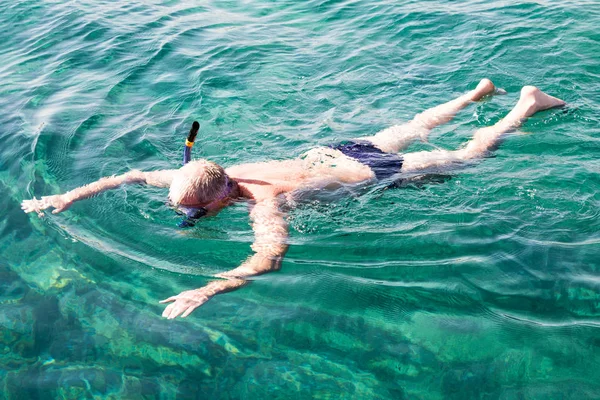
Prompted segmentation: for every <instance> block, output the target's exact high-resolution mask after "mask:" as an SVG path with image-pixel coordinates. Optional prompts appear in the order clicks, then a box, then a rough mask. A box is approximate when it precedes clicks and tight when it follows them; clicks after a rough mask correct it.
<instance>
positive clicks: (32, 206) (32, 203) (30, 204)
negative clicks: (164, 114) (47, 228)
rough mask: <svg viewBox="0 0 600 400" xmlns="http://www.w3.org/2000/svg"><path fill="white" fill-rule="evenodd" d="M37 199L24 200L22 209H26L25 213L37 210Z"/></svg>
mask: <svg viewBox="0 0 600 400" xmlns="http://www.w3.org/2000/svg"><path fill="white" fill-rule="evenodd" d="M37 202H38V200H37V199H35V198H34V199H32V200H23V202H22V203H21V209H22V210H23V211H25V213H30V212H32V211H37V208H38V207H37Z"/></svg>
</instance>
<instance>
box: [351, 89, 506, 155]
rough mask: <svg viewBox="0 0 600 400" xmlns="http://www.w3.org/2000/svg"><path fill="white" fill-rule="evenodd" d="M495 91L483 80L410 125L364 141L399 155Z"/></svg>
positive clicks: (417, 118) (414, 120)
mask: <svg viewBox="0 0 600 400" xmlns="http://www.w3.org/2000/svg"><path fill="white" fill-rule="evenodd" d="M495 90H496V87H495V86H494V84H493V83H492V81H490V80H489V79H482V80H481V82H479V84H478V85H477V87H476V88H475V89H473V90H471V91H470V92H468V93H465V94H464V95H462V96H460V97H458V98H456V99H454V100H452V101H449V102H448V103H444V104H441V105H439V106H437V107H433V108H430V109H429V110H426V111H424V112H422V113H421V114H417V115H416V116H415V117H414V118H413V120H412V121H410V122H409V123H407V124H404V125H396V126H392V127H390V128H387V129H384V130H383V131H381V132H379V133H377V134H376V135H375V136H370V137H366V138H362V139H364V140H368V141H370V142H371V143H373V144H374V145H375V146H377V147H378V148H380V149H381V150H383V151H385V152H387V153H397V152H399V151H400V150H402V149H404V148H406V147H408V145H410V144H411V143H412V142H413V141H415V140H416V139H422V140H425V139H426V138H427V136H428V135H429V131H430V130H431V129H433V128H435V127H436V126H438V125H441V124H445V123H446V122H448V121H450V120H452V118H454V116H455V115H456V113H457V112H459V111H460V110H462V109H463V108H465V107H466V106H468V105H469V104H471V102H473V101H478V100H480V99H481V98H482V97H483V96H486V95H488V94H491V93H493V92H494V91H495Z"/></svg>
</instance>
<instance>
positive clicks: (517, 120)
mask: <svg viewBox="0 0 600 400" xmlns="http://www.w3.org/2000/svg"><path fill="white" fill-rule="evenodd" d="M563 105H565V102H564V101H562V100H560V99H557V98H556V97H552V96H549V95H547V94H546V93H544V92H542V91H541V90H539V89H538V88H536V87H534V86H525V87H523V89H521V98H520V99H519V101H518V102H517V105H516V106H515V107H514V108H513V109H512V111H511V112H509V113H508V115H507V116H506V117H504V118H503V119H502V120H501V121H499V122H498V123H497V124H496V125H494V126H490V127H487V128H483V129H479V130H478V131H477V132H475V135H474V136H473V140H471V141H470V142H469V143H468V144H467V146H466V147H465V148H464V149H461V150H456V151H445V150H436V151H420V152H417V153H408V154H405V155H404V164H403V166H402V170H403V171H419V170H424V169H428V168H436V167H444V166H448V165H450V164H452V163H457V162H460V161H465V160H470V159H474V158H479V157H482V156H484V155H485V153H486V152H487V151H489V150H492V149H493V148H494V147H495V146H496V145H497V144H498V140H499V139H500V137H501V136H502V134H504V133H506V132H509V131H511V130H513V129H515V128H518V127H519V126H521V124H522V123H523V121H524V120H525V119H526V118H528V117H531V116H532V115H533V114H535V113H536V112H538V111H542V110H547V109H549V108H554V107H560V106H563Z"/></svg>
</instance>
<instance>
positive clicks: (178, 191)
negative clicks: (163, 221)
mask: <svg viewBox="0 0 600 400" xmlns="http://www.w3.org/2000/svg"><path fill="white" fill-rule="evenodd" d="M228 182H229V178H228V176H227V174H226V173H225V170H224V169H223V168H222V167H221V166H219V165H217V164H215V163H213V162H211V161H208V160H196V161H191V162H189V163H187V164H185V165H184V166H183V167H181V168H180V169H179V171H177V173H176V174H175V176H174V177H173V181H172V182H171V187H170V189H169V200H171V202H172V203H173V204H174V205H175V206H179V205H181V206H188V207H206V206H209V205H211V203H219V202H220V200H224V199H225V198H226V197H228V196H229V194H230V193H229V187H228ZM215 205H216V204H215ZM218 208H220V207H218Z"/></svg>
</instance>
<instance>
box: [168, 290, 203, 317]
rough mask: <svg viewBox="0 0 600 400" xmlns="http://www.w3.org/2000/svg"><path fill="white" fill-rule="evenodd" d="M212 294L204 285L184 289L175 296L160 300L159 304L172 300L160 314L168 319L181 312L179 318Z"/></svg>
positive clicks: (185, 315)
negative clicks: (197, 287) (198, 287)
mask: <svg viewBox="0 0 600 400" xmlns="http://www.w3.org/2000/svg"><path fill="white" fill-rule="evenodd" d="M213 296H214V292H213V291H212V290H209V289H208V288H207V287H206V286H205V287H203V288H201V289H195V290H186V291H185V292H181V293H179V294H178V295H177V296H171V297H169V298H168V299H165V300H163V301H161V302H160V303H161V304H164V303H169V302H171V301H174V302H175V303H173V304H169V305H168V306H167V308H165V311H163V313H162V316H163V317H165V318H168V319H173V318H177V317H178V316H179V315H180V314H181V318H185V317H187V316H188V315H190V314H191V312H192V311H194V310H195V309H196V308H198V307H200V306H201V305H202V304H204V303H206V302H207V301H208V300H210V298H211V297H213Z"/></svg>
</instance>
